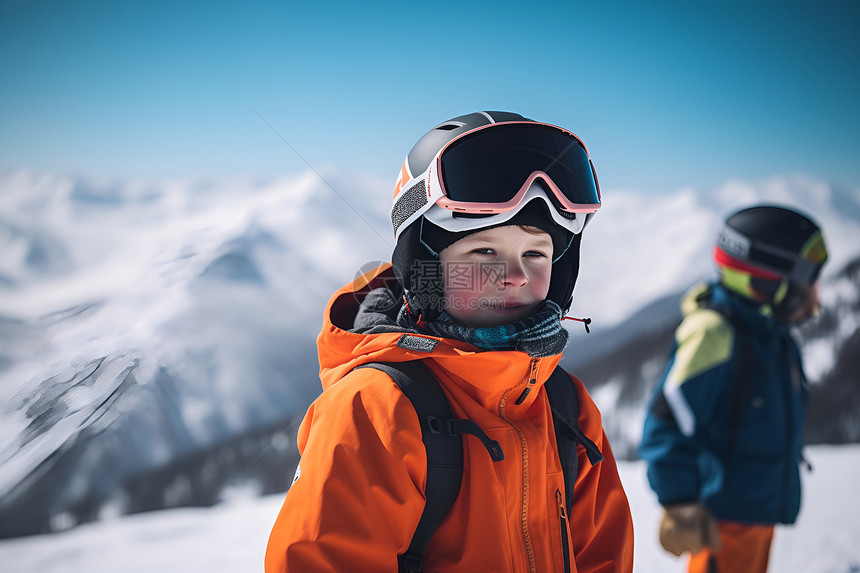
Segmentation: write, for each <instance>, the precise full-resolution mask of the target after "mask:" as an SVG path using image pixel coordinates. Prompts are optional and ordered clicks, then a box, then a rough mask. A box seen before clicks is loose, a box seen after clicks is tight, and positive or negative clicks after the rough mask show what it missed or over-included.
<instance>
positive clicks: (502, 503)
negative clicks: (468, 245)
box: [265, 265, 633, 573]
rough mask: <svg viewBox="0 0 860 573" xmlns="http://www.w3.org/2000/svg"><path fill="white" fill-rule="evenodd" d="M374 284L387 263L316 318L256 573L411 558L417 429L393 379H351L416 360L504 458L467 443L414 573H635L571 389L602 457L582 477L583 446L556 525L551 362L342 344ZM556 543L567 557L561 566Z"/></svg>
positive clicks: (606, 468)
mask: <svg viewBox="0 0 860 573" xmlns="http://www.w3.org/2000/svg"><path fill="white" fill-rule="evenodd" d="M384 280H392V279H391V271H390V265H383V266H382V267H380V268H379V269H376V271H374V272H372V273H370V274H369V275H366V276H365V277H363V278H362V279H359V280H357V281H356V282H355V283H353V284H350V285H347V286H345V287H344V288H342V289H341V290H339V291H338V292H337V293H335V295H334V296H333V297H332V299H331V300H330V302H329V304H328V306H327V308H326V313H325V317H324V323H323V328H322V332H321V333H320V336H319V339H318V348H319V359H320V377H321V380H322V385H323V392H322V394H321V395H320V396H319V398H317V400H316V401H315V402H314V403H313V404H312V405H311V407H310V408H309V409H308V412H307V415H306V416H305V419H304V421H303V422H302V424H301V426H300V428H299V432H298V447H299V453H300V454H301V462H300V463H299V468H298V470H297V472H296V476H297V477H296V479H295V481H294V483H293V485H292V487H291V488H290V490H289V491H288V492H287V496H286V499H285V501H284V504H283V507H282V508H281V511H280V514H279V515H278V517H277V520H276V522H275V525H274V528H273V529H272V533H271V536H270V538H269V544H268V548H267V551H266V561H265V564H266V572H267V573H281V572H292V573H317V572H338V573H344V572H347V573H362V572H368V573H370V572H373V573H380V572H392V573H396V571H397V556H398V555H399V554H401V553H403V552H405V551H406V549H407V548H408V547H409V543H410V541H411V540H412V535H413V533H414V531H415V528H416V526H417V524H418V520H419V518H420V517H421V513H422V511H423V509H424V487H425V478H426V467H427V460H426V454H425V450H424V444H423V442H422V439H421V427H420V424H419V420H418V417H417V415H416V413H415V409H414V408H413V406H412V404H411V402H410V401H409V399H408V398H407V397H406V396H405V395H404V394H403V393H402V392H401V391H400V389H399V387H398V386H397V385H396V383H395V382H394V381H392V380H391V378H389V377H388V376H387V375H386V374H384V373H383V372H381V371H379V370H376V369H373V368H363V369H359V370H354V369H355V367H357V366H359V365H361V364H365V363H368V362H381V361H388V362H398V361H406V360H415V359H423V360H425V362H426V364H427V365H428V366H429V367H430V369H431V370H432V371H433V373H434V374H435V376H436V378H437V379H438V380H439V382H440V384H441V386H442V388H443V391H444V392H445V394H446V396H447V397H448V399H449V402H450V404H451V409H452V411H453V413H454V415H455V416H457V417H458V418H468V419H470V420H472V421H474V422H476V423H477V424H478V425H479V426H480V427H481V428H482V429H483V430H484V432H486V434H487V435H488V436H489V437H490V438H491V439H493V440H496V441H498V442H499V444H500V445H501V447H502V450H503V452H504V455H505V458H504V460H502V461H499V462H493V461H492V459H491V458H490V455H489V454H488V452H487V450H486V449H485V448H484V446H483V444H481V442H480V441H479V440H478V439H476V438H474V437H473V436H465V437H464V440H463V456H464V472H463V482H462V487H461V489H460V494H459V496H458V497H457V499H456V501H455V502H454V505H453V506H452V508H451V511H450V512H449V513H448V515H447V516H446V517H445V519H444V520H443V521H442V523H441V524H440V525H439V527H438V529H437V530H436V533H435V535H434V536H433V538H432V539H431V540H430V543H429V545H428V546H427V550H426V552H425V555H424V557H425V559H424V571H426V572H428V573H434V572H435V573H454V572H462V573H476V572H489V571H493V572H539V573H547V572H555V571H558V572H563V571H567V570H570V571H573V572H579V573H598V572H599V573H609V572H630V571H632V570H633V525H632V521H631V517H630V509H629V506H628V503H627V497H626V495H625V493H624V490H623V489H622V486H621V481H620V479H619V476H618V471H617V468H616V465H615V459H614V457H613V455H612V451H611V449H610V446H609V442H608V441H607V439H606V436H605V434H604V432H603V429H602V425H601V419H600V413H599V411H598V410H597V407H596V406H595V405H594V403H593V402H592V400H591V398H590V397H589V396H588V393H587V392H586V390H585V387H584V386H583V385H582V383H581V382H580V381H579V380H578V379H576V378H573V377H571V380H572V383H573V384H575V385H576V389H577V393H578V395H579V402H580V406H579V407H580V413H579V426H580V429H581V430H582V431H583V433H584V434H585V435H586V436H588V437H590V438H591V439H592V440H593V441H594V442H595V444H596V445H597V446H598V447H599V448H600V451H601V452H602V453H603V455H604V456H605V458H604V460H603V461H602V462H601V463H599V464H597V465H594V466H592V465H591V464H590V463H589V462H588V460H587V457H586V455H585V452H584V451H583V450H582V449H581V448H580V451H579V473H578V477H577V480H576V485H575V487H574V498H573V508H572V510H571V512H570V515H566V511H565V507H564V476H563V473H562V468H561V465H560V462H559V457H558V453H557V450H556V444H555V433H554V430H553V426H552V413H551V411H550V407H549V402H548V400H547V396H546V392H545V391H544V390H543V388H542V385H543V383H544V382H545V381H546V380H547V379H548V378H549V376H550V374H551V373H552V371H553V369H554V368H555V367H556V365H557V364H558V362H559V360H560V359H561V355H556V356H552V357H547V358H532V357H530V356H528V355H527V354H525V353H524V352H519V351H487V350H482V349H478V348H476V347H474V346H472V345H470V344H468V343H465V342H461V341H456V340H450V339H444V338H436V337H430V336H426V337H421V338H422V339H423V340H421V341H420V342H426V344H419V345H409V346H410V347H412V348H402V347H400V346H398V342H399V341H400V340H401V337H403V336H404V333H402V332H385V333H379V334H358V333H355V332H350V331H349V329H350V328H351V327H352V322H353V319H354V318H355V314H356V312H357V309H358V305H359V303H360V301H361V300H362V297H363V296H364V295H366V293H367V292H368V291H369V290H370V289H371V288H374V287H376V286H380V285H381V283H382V282H384ZM410 336H411V337H412V338H411V340H412V341H414V340H415V336H416V335H414V334H412V335H410ZM416 346H417V347H420V349H413V348H415V347H416ZM527 389H528V392H526V390H527ZM517 402H519V403H517ZM565 525H566V529H567V533H563V531H564V527H565ZM562 535H567V537H568V541H567V542H568V546H569V547H570V557H571V559H570V563H569V564H568V568H565V564H564V562H563V552H564V549H563V541H562Z"/></svg>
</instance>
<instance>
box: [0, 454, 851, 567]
mask: <svg viewBox="0 0 860 573" xmlns="http://www.w3.org/2000/svg"><path fill="white" fill-rule="evenodd" d="M807 457H808V458H809V460H810V461H811V463H812V465H813V466H814V467H815V470H814V472H813V473H811V474H810V473H804V488H805V489H804V504H803V509H802V512H801V515H800V519H799V521H798V523H797V525H795V526H794V527H780V528H778V530H777V533H776V537H775V541H774V546H773V551H772V554H771V567H770V571H772V572H779V573H782V572H794V571H797V572H801V571H802V572H804V573H857V572H858V571H860V517H858V516H860V493H858V488H857V485H856V484H857V477H856V476H857V475H858V473H860V445H849V446H816V447H810V448H808V451H807ZM619 467H620V471H621V477H622V480H623V481H624V485H625V488H626V490H627V494H628V497H629V498H630V505H631V509H632V511H633V519H634V524H635V529H636V550H635V554H636V561H635V566H634V570H635V571H636V573H658V572H660V573H680V572H682V571H684V561H683V560H682V559H675V558H674V557H673V556H672V555H670V554H668V553H665V552H664V551H662V550H661V549H660V548H659V546H658V544H657V541H656V539H657V520H658V518H659V506H658V505H657V503H656V500H655V498H654V496H653V495H652V493H651V491H650V489H649V488H648V485H647V481H646V478H645V465H644V464H643V463H642V462H621V463H620V464H619ZM282 497H283V496H282V495H275V496H268V497H263V498H241V497H239V498H237V499H234V500H232V501H227V502H225V503H222V504H220V505H217V506H214V507H212V508H209V509H173V510H163V511H158V512H153V513H147V514H139V515H133V516H125V517H118V518H113V519H108V520H105V521H102V522H99V523H95V524H89V525H83V526H80V527H77V528H74V529H71V530H68V531H65V532H63V533H57V534H52V535H42V536H34V537H28V538H21V539H11V540H5V541H0V570H2V571H3V573H36V572H38V573H156V572H157V573H172V572H177V573H178V572H182V573H197V572H199V573H204V572H205V573H246V572H253V571H262V565H263V554H264V552H265V548H266V540H267V538H268V534H269V528H270V527H271V525H272V523H273V521H274V519H275V516H276V515H277V512H278V510H279V509H280V505H281V501H282Z"/></svg>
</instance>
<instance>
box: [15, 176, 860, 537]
mask: <svg viewBox="0 0 860 573" xmlns="http://www.w3.org/2000/svg"><path fill="white" fill-rule="evenodd" d="M324 177H325V179H323V178H321V177H320V176H319V175H317V174H316V173H307V174H305V175H303V176H300V177H295V178H282V179H277V180H266V181H257V180H251V179H248V180H230V181H223V180H222V181H171V182H164V183H159V184H152V183H142V182H110V181H108V182H106V181H92V180H87V179H83V178H73V177H64V176H57V175H51V174H34V173H29V172H18V173H13V174H10V175H7V176H5V177H3V178H0V425H2V427H3V430H4V431H3V432H2V433H0V524H2V525H0V536H9V535H17V534H25V533H31V532H36V531H47V530H52V529H60V528H64V527H68V526H69V525H73V524H75V523H77V522H80V521H86V520H91V519H96V518H98V517H99V515H100V514H103V513H111V512H121V513H122V512H128V511H138V510H142V509H154V508H158V507H168V506H176V505H184V504H208V503H213V502H215V501H217V500H218V499H219V498H220V497H221V496H223V492H224V491H226V490H229V489H230V488H232V487H234V486H235V485H236V483H237V482H241V483H243V484H245V485H246V486H248V487H252V488H255V489H256V491H258V492H259V493H266V492H272V491H278V490H280V489H283V488H284V487H286V484H287V483H288V480H289V478H290V476H291V473H292V472H291V468H290V466H292V465H294V457H295V451H294V449H295V446H294V445H293V440H292V431H293V430H294V425H295V423H296V420H297V418H299V417H300V416H301V415H302V414H303V413H304V411H305V408H306V407H307V405H308V403H309V402H310V401H311V400H312V398H313V397H314V396H315V395H316V394H317V393H318V391H319V383H318V380H317V377H316V372H317V368H318V366H317V362H316V355H315V348H314V344H315V337H316V334H317V332H318V331H319V326H320V316H321V311H322V308H323V305H324V303H325V301H326V299H327V297H328V295H329V294H330V292H331V291H332V290H334V289H335V288H337V287H338V286H340V285H341V284H343V283H345V282H348V281H349V280H351V278H352V277H353V276H355V275H356V273H357V271H359V269H360V268H362V267H363V266H365V265H366V264H367V263H368V262H371V261H378V260H384V259H386V258H387V257H388V255H389V253H390V251H391V248H392V240H391V238H390V229H389V224H388V222H387V200H388V198H389V197H390V185H389V183H388V182H378V181H372V180H367V179H362V178H361V177H356V176H355V175H351V174H350V175H346V174H337V173H326V174H324ZM604 194H605V206H604V208H603V209H602V211H601V213H599V214H598V216H597V217H595V219H594V220H593V221H592V223H591V224H590V225H589V227H588V229H587V230H586V237H585V239H584V241H583V256H582V271H581V274H580V281H579V283H578V285H577V289H576V298H575V301H574V306H573V308H572V314H573V315H577V316H583V315H585V316H591V317H592V318H593V319H594V325H593V334H592V335H589V337H588V338H585V337H584V333H581V332H580V331H578V330H577V329H574V330H573V333H574V334H573V343H572V345H571V346H570V347H569V349H568V352H567V354H568V355H569V357H570V359H573V360H576V361H577V364H585V363H586V362H587V360H583V358H587V357H588V356H591V355H593V356H595V357H596V356H598V355H600V356H602V355H606V354H607V353H610V352H612V351H613V350H614V349H617V348H619V347H620V346H621V345H622V344H623V343H625V341H626V342H629V341H630V340H632V339H634V338H637V337H638V336H639V335H638V334H637V332H638V331H637V330H636V328H634V327H635V324H636V321H631V322H629V323H628V322H627V321H626V319H628V318H629V317H633V316H634V315H636V313H637V312H639V311H641V312H640V314H639V316H646V317H647V316H652V317H653V318H652V319H649V320H646V323H647V324H651V325H652V326H653V325H656V324H661V325H664V326H665V325H666V324H669V323H671V322H672V321H673V320H674V315H673V314H672V313H673V312H674V311H668V310H666V309H668V308H670V307H671V306H673V305H676V302H675V299H676V298H677V294H678V293H679V292H680V291H681V290H683V289H684V288H686V287H687V286H689V285H690V284H692V283H693V282H695V281H696V280H698V279H700V278H703V277H705V276H707V275H708V274H709V273H710V259H709V250H710V245H711V244H712V241H713V238H714V236H715V233H716V229H717V227H718V225H719V222H720V220H721V219H722V218H723V216H724V215H725V214H726V213H727V212H729V211H731V210H732V209H734V208H736V207H740V206H745V205H749V204H752V203H755V202H760V201H771V202H778V203H782V204H787V205H795V206H798V207H800V208H802V209H804V210H806V211H807V212H809V213H811V214H812V215H813V216H815V217H816V218H817V219H818V220H819V222H821V223H822V225H823V226H824V228H825V236H826V238H827V240H828V244H829V246H830V250H831V254H832V263H831V264H830V265H829V267H828V268H827V271H826V273H825V279H826V280H827V281H829V282H826V283H825V285H824V287H823V288H822V297H823V298H824V299H825V301H827V300H836V299H839V300H842V298H844V299H845V300H855V301H856V292H857V291H856V282H855V283H853V284H854V287H846V286H840V285H844V284H846V283H844V281H843V282H840V280H841V279H840V280H837V278H836V272H837V270H838V269H841V268H843V267H844V266H845V265H846V264H847V263H848V262H849V261H850V260H851V259H852V258H853V257H854V256H856V255H857V254H858V252H860V240H858V239H860V190H856V189H854V190H849V189H841V188H838V187H835V186H832V185H829V184H827V183H825V182H821V181H816V180H812V179H809V178H806V177H802V176H795V177H781V178H774V179H772V180H769V181H764V182H760V183H755V184H748V183H742V182H729V183H727V184H726V185H724V186H723V187H721V188H720V189H717V190H715V191H714V192H712V193H710V194H703V193H696V192H694V191H693V190H682V191H679V192H677V193H674V194H667V195H665V196H661V197H659V198H648V197H644V196H641V195H638V194H636V193H632V192H621V191H618V192H613V191H611V190H609V191H606V192H605V193H604ZM852 276H853V275H852ZM851 288H854V289H855V290H853V291H852V290H851ZM843 290H844V292H843ZM840 297H842V298H840ZM851 297H855V298H851ZM853 308H854V309H855V310H854V312H855V314H854V316H855V317H856V306H854V307H853ZM643 309H644V310H643ZM642 313H645V314H644V315H643V314H642ZM839 324H840V325H841V326H839V327H838V329H837V330H838V332H839V333H840V334H838V336H839V337H842V338H840V340H842V339H850V337H851V336H852V335H853V336H855V337H856V329H857V324H856V321H855V322H854V324H853V327H852V326H851V325H850V324H849V323H842V322H840V323H839ZM851 328H853V330H851ZM843 331H844V332H843ZM621 332H624V333H625V334H624V335H622V334H619V333H621ZM823 332H824V333H823V334H822V335H821V336H817V338H816V340H824V339H826V338H827V337H828V336H830V337H831V338H833V337H834V336H836V335H835V334H833V332H835V331H833V330H827V329H826V328H825V329H824V331H823ZM610 333H612V335H610ZM852 333H855V334H852ZM636 346H637V347H638V346H640V345H639V344H637V345H636ZM809 348H810V349H811V350H808V352H809V353H810V355H811V356H814V357H819V356H820V358H817V360H820V361H821V363H822V364H823V363H832V364H837V362H836V361H835V359H834V358H833V357H834V356H835V355H836V350H837V349H836V347H834V348H833V349H831V350H828V348H827V346H826V344H825V343H821V344H818V345H817V346H816V345H812V346H810V347H809ZM665 351H667V350H665ZM665 351H664V354H665ZM655 352H656V350H655ZM805 352H807V350H806V349H805ZM828 361H829V362H828ZM652 363H653V360H652V361H650V362H647V364H648V367H647V368H644V369H640V370H642V371H643V372H644V371H646V370H648V368H650V369H651V370H654V369H655V368H657V366H655V365H654V364H652ZM821 371H822V373H823V374H826V372H831V371H834V370H833V369H832V368H831V369H830V370H827V368H822V369H821ZM853 372H854V373H855V374H856V371H853ZM849 374H850V372H849ZM583 378H586V379H587V377H586V376H583ZM596 380H597V378H596ZM613 388H615V387H613V386H612V385H610V384H608V383H606V384H600V383H598V382H595V393H596V394H597V397H598V399H599V401H600V402H601V406H602V408H603V409H604V411H606V412H607V419H608V420H611V419H612V413H615V405H616V403H619V404H620V403H621V401H620V400H615V399H613V396H612V393H613V392H615V393H616V395H617V394H618V393H620V392H621V391H620V390H615V389H613ZM601 392H602V395H601ZM631 407H632V406H631ZM272 476H275V477H272ZM249 484H250V485H249Z"/></svg>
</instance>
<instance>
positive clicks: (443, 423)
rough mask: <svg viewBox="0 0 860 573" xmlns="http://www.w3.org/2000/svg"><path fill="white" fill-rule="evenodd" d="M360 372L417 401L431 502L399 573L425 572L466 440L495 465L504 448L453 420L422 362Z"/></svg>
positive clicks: (456, 485) (455, 486)
mask: <svg viewBox="0 0 860 573" xmlns="http://www.w3.org/2000/svg"><path fill="white" fill-rule="evenodd" d="M358 368H375V369H377V370H381V371H382V372H385V373H386V374H387V375H388V376H390V377H391V379H392V380H394V382H396V383H397V385H398V386H399V387H400V389H401V390H402V391H403V394H404V395H405V396H406V397H407V398H409V401H410V402H412V406H413V408H415V413H416V414H417V415H418V421H419V422H420V424H421V439H422V441H423V442H424V449H425V450H426V452H427V480H426V486H425V492H424V495H425V499H426V502H425V504H424V511H423V512H422V514H421V518H420V519H419V521H418V527H417V528H416V529H415V534H414V535H413V536H412V542H411V543H410V544H409V549H407V550H406V553H404V554H402V555H399V556H398V558H397V563H398V568H399V572H400V573H420V572H421V569H422V568H423V566H424V550H425V549H426V548H427V544H428V543H430V538H431V537H433V533H435V531H436V528H437V527H438V526H439V524H440V523H441V522H442V519H443V518H444V517H445V515H446V514H447V513H448V511H449V510H450V509H451V506H452V505H453V504H454V500H455V499H457V496H458V495H459V494H460V484H461V482H462V481H463V441H462V437H461V436H462V435H463V434H472V435H474V436H477V437H478V438H479V439H480V440H481V442H482V443H483V444H484V447H486V448H487V451H488V452H489V453H490V456H491V457H492V459H493V461H500V460H502V459H504V454H503V453H502V447H501V445H499V443H498V442H496V441H495V440H491V439H490V438H489V437H488V436H487V435H486V434H485V433H484V431H483V430H481V428H480V427H479V426H478V425H477V424H476V423H475V422H473V421H471V420H458V419H456V418H455V417H454V414H453V412H452V411H451V406H450V405H449V404H448V399H447V397H446V396H445V393H444V392H443V391H442V388H441V386H440V385H439V382H438V381H437V380H436V377H435V376H434V375H433V372H432V371H431V370H430V368H428V367H427V365H426V364H425V363H424V362H423V361H422V360H412V361H409V362H372V363H368V364H363V365H361V366H358Z"/></svg>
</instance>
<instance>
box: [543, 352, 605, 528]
mask: <svg viewBox="0 0 860 573" xmlns="http://www.w3.org/2000/svg"><path fill="white" fill-rule="evenodd" d="M544 388H546V393H547V398H549V406H550V408H551V409H552V423H553V426H554V427H555V441H556V444H557V445H558V456H559V459H560V461H561V467H562V469H563V470H564V483H565V503H566V504H567V510H568V511H570V509H571V506H572V504H573V485H574V483H576V476H577V473H578V471H579V461H578V455H577V452H576V446H577V444H582V446H583V447H584V448H585V453H586V455H587V456H588V461H589V462H591V464H592V465H594V464H597V463H599V462H601V461H603V454H601V453H600V450H599V449H598V448H597V445H596V444H595V443H594V442H592V441H591V440H590V439H588V437H587V436H586V435H585V434H583V433H582V432H581V431H580V429H579V397H578V396H577V395H576V387H575V386H574V385H573V381H572V380H571V379H570V376H568V375H567V372H565V371H564V370H563V369H562V368H561V367H560V366H557V367H556V369H555V370H553V371H552V374H551V375H550V377H549V380H547V381H546V384H544Z"/></svg>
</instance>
